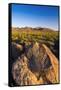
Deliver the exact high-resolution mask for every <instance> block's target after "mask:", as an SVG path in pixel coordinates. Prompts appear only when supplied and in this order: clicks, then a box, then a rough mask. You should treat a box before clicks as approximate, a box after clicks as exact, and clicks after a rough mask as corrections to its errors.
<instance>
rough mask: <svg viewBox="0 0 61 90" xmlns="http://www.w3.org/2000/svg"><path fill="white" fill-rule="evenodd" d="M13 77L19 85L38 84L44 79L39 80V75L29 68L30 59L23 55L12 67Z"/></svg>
mask: <svg viewBox="0 0 61 90" xmlns="http://www.w3.org/2000/svg"><path fill="white" fill-rule="evenodd" d="M12 74H13V78H14V80H15V81H16V83H17V84H18V85H36V84H42V83H43V80H42V79H41V80H37V77H36V76H35V75H34V74H33V73H32V72H31V71H30V69H29V68H28V60H27V58H26V56H24V55H22V56H21V58H19V59H18V60H17V61H16V62H15V63H14V64H13V67H12Z"/></svg>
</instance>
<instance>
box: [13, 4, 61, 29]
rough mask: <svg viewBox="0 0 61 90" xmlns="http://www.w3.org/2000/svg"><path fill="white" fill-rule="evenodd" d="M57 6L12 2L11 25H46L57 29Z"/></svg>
mask: <svg viewBox="0 0 61 90" xmlns="http://www.w3.org/2000/svg"><path fill="white" fill-rule="evenodd" d="M58 8H59V7H58V6H55V7H54V6H53V7H51V6H36V5H22V4H21V5H20V4H12V27H26V26H27V27H46V28H51V29H55V30H58Z"/></svg>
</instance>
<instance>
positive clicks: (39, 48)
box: [12, 42, 56, 85]
mask: <svg viewBox="0 0 61 90" xmlns="http://www.w3.org/2000/svg"><path fill="white" fill-rule="evenodd" d="M54 59H55V58H54ZM53 65H54V63H51V60H50V55H48V54H47V52H46V48H44V47H43V45H42V44H39V43H37V42H36V43H35V44H31V45H29V46H28V47H26V46H25V51H24V53H22V54H20V56H18V58H17V59H16V61H15V62H14V63H13V64H12V76H13V79H14V81H15V82H16V84H17V85H39V84H51V83H56V75H55V71H54V68H53Z"/></svg>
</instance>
